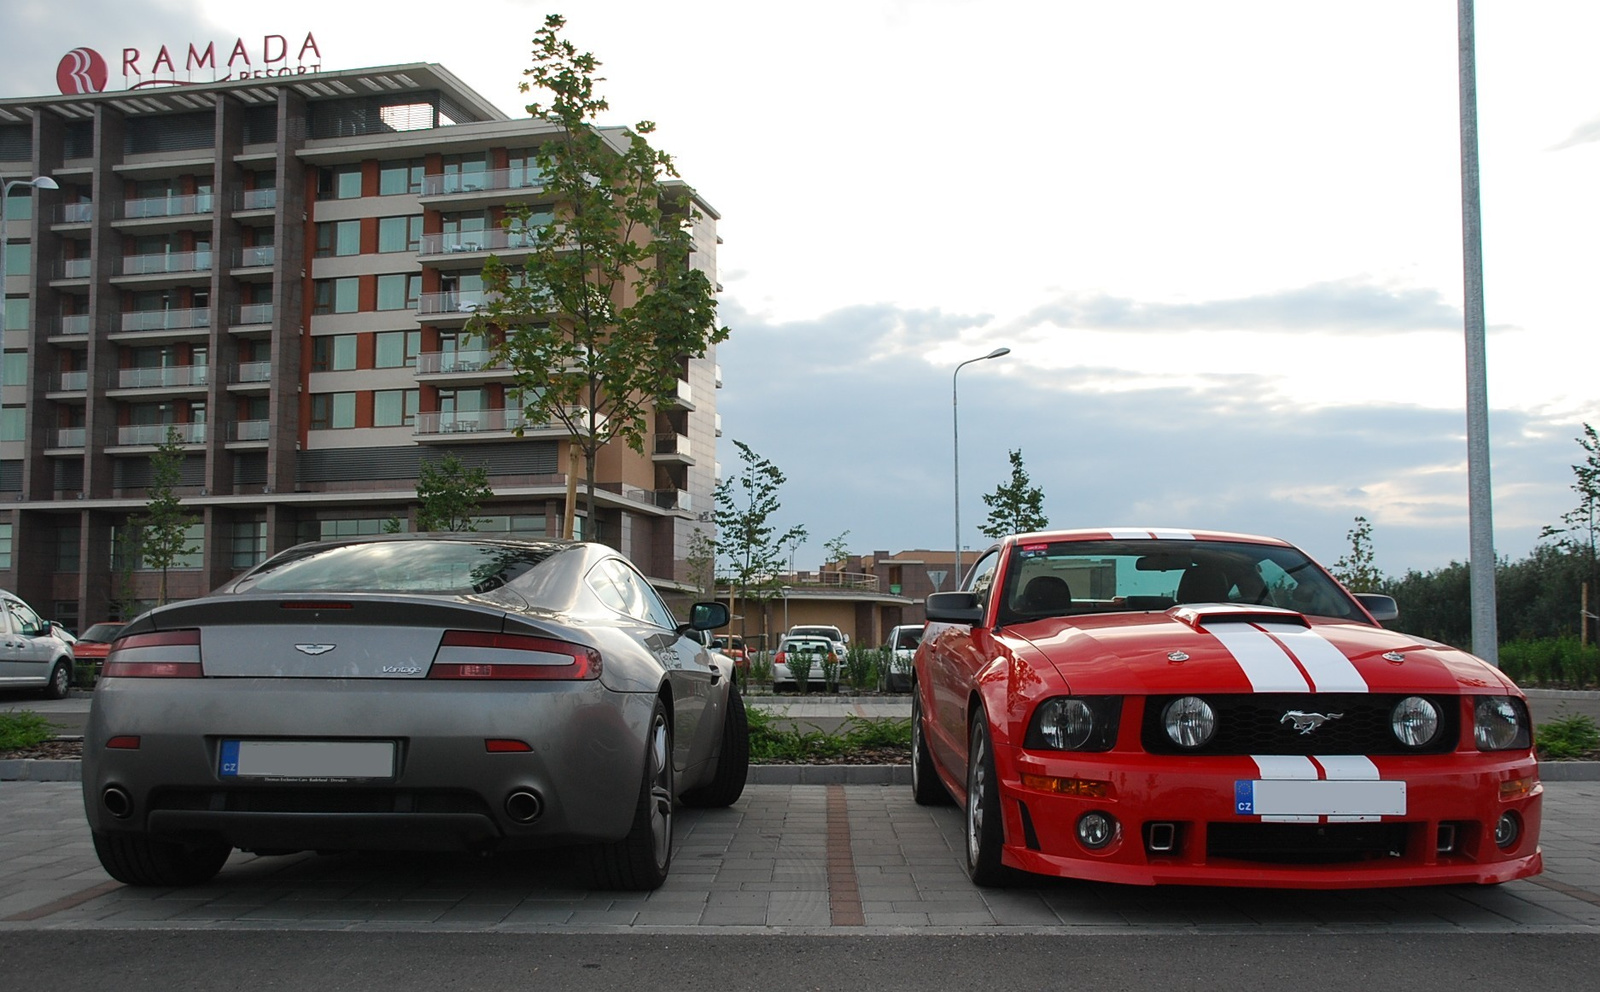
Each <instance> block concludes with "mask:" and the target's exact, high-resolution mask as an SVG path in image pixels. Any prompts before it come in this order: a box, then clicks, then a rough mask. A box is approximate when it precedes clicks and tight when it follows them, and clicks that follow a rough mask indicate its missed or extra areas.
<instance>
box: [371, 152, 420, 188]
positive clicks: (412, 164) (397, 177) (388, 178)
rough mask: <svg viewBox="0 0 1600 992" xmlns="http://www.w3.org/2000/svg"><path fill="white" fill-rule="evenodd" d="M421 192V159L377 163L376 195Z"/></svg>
mask: <svg viewBox="0 0 1600 992" xmlns="http://www.w3.org/2000/svg"><path fill="white" fill-rule="evenodd" d="M421 192H422V160H421V159H419V158H414V159H411V160H410V161H406V162H379V163H378V195H379V196H394V195H396V194H398V193H421Z"/></svg>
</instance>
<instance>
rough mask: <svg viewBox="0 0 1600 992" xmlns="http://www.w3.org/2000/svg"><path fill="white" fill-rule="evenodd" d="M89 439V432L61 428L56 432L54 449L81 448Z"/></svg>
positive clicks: (72, 428)
mask: <svg viewBox="0 0 1600 992" xmlns="http://www.w3.org/2000/svg"><path fill="white" fill-rule="evenodd" d="M88 439H89V432H88V430H87V429H85V428H82V427H63V428H61V429H60V430H57V431H56V447H58V448H81V447H83V446H84V443H85V442H86V441H88Z"/></svg>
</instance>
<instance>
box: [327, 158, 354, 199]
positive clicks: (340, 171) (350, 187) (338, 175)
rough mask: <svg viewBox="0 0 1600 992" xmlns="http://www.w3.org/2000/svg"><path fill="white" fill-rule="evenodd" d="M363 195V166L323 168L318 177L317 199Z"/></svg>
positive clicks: (347, 197)
mask: <svg viewBox="0 0 1600 992" xmlns="http://www.w3.org/2000/svg"><path fill="white" fill-rule="evenodd" d="M360 196H361V166H360V165H359V164H356V165H341V166H338V167H337V168H333V169H323V170H322V172H321V174H320V175H319V176H318V178H317V199H319V200H354V199H357V198H359V197H360Z"/></svg>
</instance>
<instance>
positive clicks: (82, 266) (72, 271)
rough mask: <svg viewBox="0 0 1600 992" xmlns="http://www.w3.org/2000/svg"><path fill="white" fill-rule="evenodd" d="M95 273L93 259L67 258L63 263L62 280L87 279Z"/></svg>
mask: <svg viewBox="0 0 1600 992" xmlns="http://www.w3.org/2000/svg"><path fill="white" fill-rule="evenodd" d="M93 272H94V259H92V258H66V259H62V261H61V278H63V279H87V278H89V276H90V275H92V274H93Z"/></svg>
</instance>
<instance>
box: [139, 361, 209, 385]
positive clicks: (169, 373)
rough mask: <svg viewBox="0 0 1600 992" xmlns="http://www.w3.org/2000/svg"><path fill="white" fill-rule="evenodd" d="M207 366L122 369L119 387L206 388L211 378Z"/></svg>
mask: <svg viewBox="0 0 1600 992" xmlns="http://www.w3.org/2000/svg"><path fill="white" fill-rule="evenodd" d="M210 371H211V369H210V367H209V366H205V365H173V366H168V367H167V368H156V369H120V370H118V372H117V386H118V387H119V388H121V389H171V388H176V387H179V386H204V385H205V384H206V383H207V381H208V380H209V377H210Z"/></svg>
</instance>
